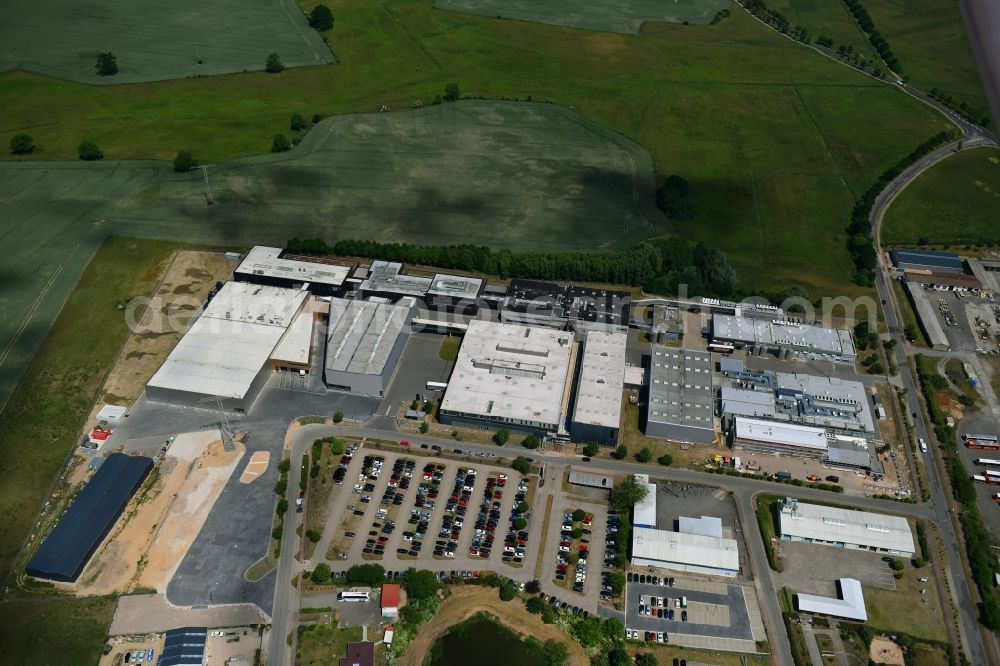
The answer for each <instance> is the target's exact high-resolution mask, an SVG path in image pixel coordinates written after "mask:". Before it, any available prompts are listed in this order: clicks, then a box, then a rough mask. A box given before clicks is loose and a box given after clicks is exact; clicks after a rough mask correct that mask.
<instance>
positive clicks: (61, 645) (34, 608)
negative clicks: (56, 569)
mask: <svg viewBox="0 0 1000 666" xmlns="http://www.w3.org/2000/svg"><path fill="white" fill-rule="evenodd" d="M116 603H117V598H116V597H111V596H109V597H83V598H75V597H71V596H63V595H56V594H34V595H30V596H29V595H24V596H20V597H14V598H12V599H9V600H5V601H4V603H2V604H0V623H2V624H3V628H4V629H3V635H4V645H3V658H2V659H0V661H3V663H5V664H60V665H61V666H77V665H79V666H84V665H86V666H92V665H93V664H96V663H97V662H98V660H99V659H100V657H101V649H102V648H103V646H104V637H105V636H106V634H107V630H108V627H109V626H110V624H111V616H112V615H113V614H114V611H115V605H116Z"/></svg>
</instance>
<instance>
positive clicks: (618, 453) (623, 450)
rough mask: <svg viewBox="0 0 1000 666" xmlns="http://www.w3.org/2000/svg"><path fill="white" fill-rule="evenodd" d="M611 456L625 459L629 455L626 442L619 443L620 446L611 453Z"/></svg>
mask: <svg viewBox="0 0 1000 666" xmlns="http://www.w3.org/2000/svg"><path fill="white" fill-rule="evenodd" d="M611 457H612V458H615V459H617V460H624V459H625V458H627V457H628V447H627V446H625V445H624V444H619V445H618V448H616V449H615V450H614V452H613V453H612V454H611Z"/></svg>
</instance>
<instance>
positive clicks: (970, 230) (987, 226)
mask: <svg viewBox="0 0 1000 666" xmlns="http://www.w3.org/2000/svg"><path fill="white" fill-rule="evenodd" d="M998 217H1000V150H997V149H996V148H974V149H971V150H965V151H962V152H960V153H958V154H956V155H952V156H951V157H948V158H947V159H945V160H944V161H943V162H939V163H938V164H936V165H934V166H933V167H931V168H930V169H928V170H927V171H925V172H924V173H923V174H921V176H920V177H919V178H917V179H916V180H915V181H914V182H913V183H912V184H911V185H910V186H909V187H907V188H906V189H905V190H903V191H902V192H901V193H900V194H899V196H897V197H896V200H895V201H893V203H892V205H891V206H890V207H889V210H888V211H887V212H886V215H885V220H884V221H883V222H882V241H883V243H885V244H887V245H894V244H906V243H916V242H918V241H920V240H921V239H923V240H924V241H926V242H928V243H934V244H960V243H980V242H987V243H988V242H996V241H998V240H1000V226H998V225H997V218H998Z"/></svg>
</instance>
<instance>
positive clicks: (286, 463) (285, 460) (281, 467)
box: [278, 458, 292, 474]
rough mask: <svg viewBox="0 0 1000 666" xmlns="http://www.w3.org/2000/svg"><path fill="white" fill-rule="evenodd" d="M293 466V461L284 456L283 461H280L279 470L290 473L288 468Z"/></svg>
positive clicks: (282, 472)
mask: <svg viewBox="0 0 1000 666" xmlns="http://www.w3.org/2000/svg"><path fill="white" fill-rule="evenodd" d="M291 468H292V461H291V460H289V459H288V458H282V459H281V462H280V463H278V472H280V473H281V474H288V470H290V469H291Z"/></svg>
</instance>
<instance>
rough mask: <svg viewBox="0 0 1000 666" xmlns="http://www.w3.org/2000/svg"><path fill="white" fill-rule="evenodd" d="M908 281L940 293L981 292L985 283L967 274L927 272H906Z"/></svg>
mask: <svg viewBox="0 0 1000 666" xmlns="http://www.w3.org/2000/svg"><path fill="white" fill-rule="evenodd" d="M906 281H907V282H914V283H916V284H922V285H924V286H925V287H930V288H931V289H936V290H938V291H979V290H980V289H982V288H983V283H982V282H980V280H979V278H978V277H976V276H975V275H966V274H965V273H930V272H927V271H916V270H908V271H906Z"/></svg>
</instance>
